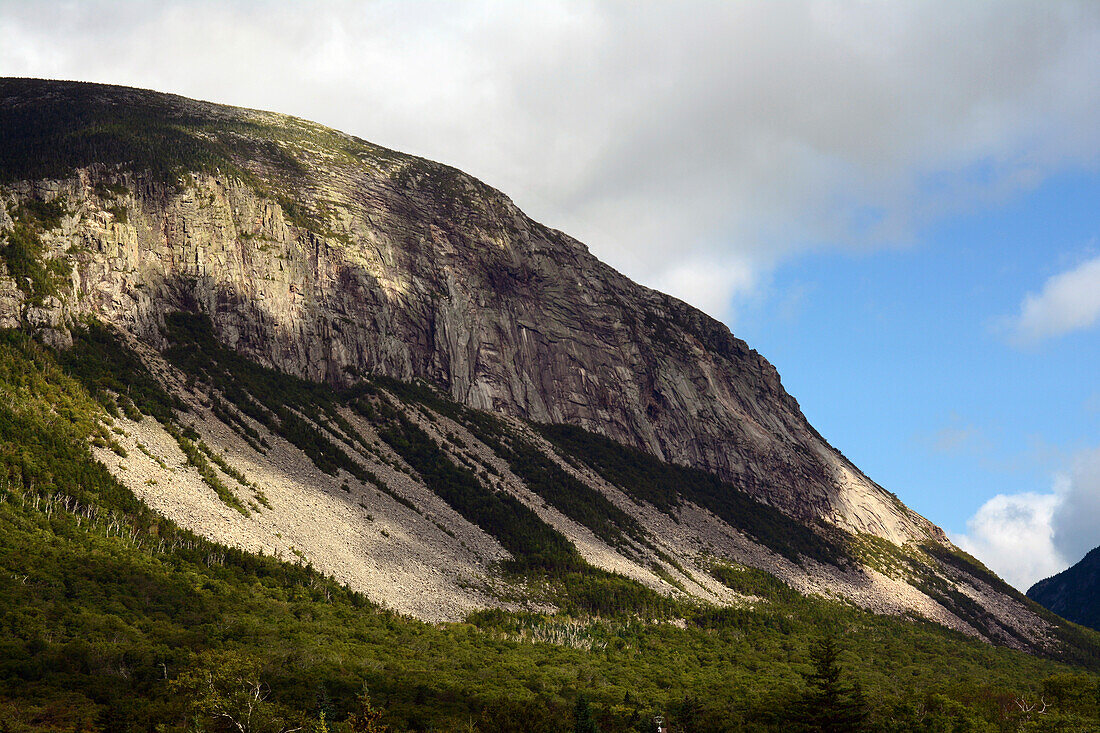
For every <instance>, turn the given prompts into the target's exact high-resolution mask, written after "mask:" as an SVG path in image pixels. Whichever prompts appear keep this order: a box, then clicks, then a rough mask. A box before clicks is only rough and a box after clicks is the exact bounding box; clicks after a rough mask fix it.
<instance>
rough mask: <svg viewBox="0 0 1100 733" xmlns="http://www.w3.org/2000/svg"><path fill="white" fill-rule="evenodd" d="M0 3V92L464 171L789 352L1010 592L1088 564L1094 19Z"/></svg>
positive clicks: (1097, 16)
mask: <svg viewBox="0 0 1100 733" xmlns="http://www.w3.org/2000/svg"><path fill="white" fill-rule="evenodd" d="M305 8H306V6H305V5H304V4H302V3H298V2H290V1H289V0H288V1H286V2H279V1H277V0H269V1H263V0H166V1H165V2H160V3H147V2H141V1H140V0H117V1H108V0H34V1H33V2H32V1H30V0H0V75H9V76H37V77H45V78H59V79H80V80H84V81H98V82H106V83H115V84H127V85H132V86H139V87H145V88H151V89H157V90H160V91H166V92H174V93H178V94H183V95H186V96H190V97H195V98H199V99H206V100H210V101H214V102H223V103H227V104H235V105H240V106H247V107H254V108H260V109H269V110H276V111H279V112H285V113H290V114H294V115H298V116H301V117H306V118H309V119H313V120H316V121H319V122H322V123H324V124H327V125H330V126H332V127H335V128H338V129H341V130H344V131H347V132H350V133H353V134H355V135H358V136H360V137H363V138H366V139H368V140H371V141H373V142H376V143H379V144H382V145H386V146H389V147H392V148H395V149H399V150H403V151H406V152H411V153H415V154H419V155H423V156H425V157H428V158H432V159H434V160H439V161H443V162H446V163H450V164H452V165H455V166H457V167H459V168H461V169H463V170H465V171H467V172H469V173H471V174H473V175H475V176H477V177H479V178H481V179H482V180H484V181H486V182H488V183H489V184H491V185H493V186H495V187H497V188H498V189H500V190H502V191H504V192H506V193H507V194H508V195H510V196H511V197H512V198H513V199H514V200H515V201H516V203H517V204H519V206H520V207H521V208H523V209H524V210H525V211H526V212H527V213H528V214H530V215H531V216H533V217H534V218H536V219H538V220H540V221H542V222H544V223H546V224H549V225H551V226H554V227H557V228H559V229H561V230H563V231H566V232H568V233H569V234H572V235H573V236H575V237H577V238H578V239H580V240H581V241H583V242H585V243H586V244H588V245H589V246H590V247H591V249H592V251H593V252H594V253H595V254H597V255H598V256H600V257H601V258H603V259H604V260H605V261H607V262H609V263H610V264H612V265H613V266H615V267H617V268H619V269H620V270H622V271H623V272H624V273H625V274H627V275H629V276H630V277H632V278H634V279H636V280H638V281H640V282H642V283H644V284H646V285H650V286H653V287H656V288H658V289H661V290H664V291H666V292H670V293H672V294H673V295H676V296H678V297H681V298H683V299H685V300H687V301H688V302H690V303H692V304H693V305H696V306H698V307H700V308H702V309H703V310H705V311H706V312H708V313H710V314H711V315H713V316H715V317H718V318H720V319H722V320H723V321H725V322H726V323H727V324H728V325H730V327H731V328H732V330H733V331H734V332H735V333H736V334H738V335H739V336H741V337H743V338H745V339H746V340H747V341H748V342H749V344H750V345H752V346H753V347H755V348H757V349H758V350H759V351H761V352H762V353H764V354H765V356H767V357H768V358H769V359H771V360H772V361H773V362H774V363H775V364H776V365H777V367H778V368H779V371H780V373H781V375H782V376H783V380H784V383H785V384H786V386H787V388H788V389H789V390H790V391H791V392H792V393H793V394H794V395H795V397H796V398H797V399H798V400H799V401H800V402H801V404H802V405H803V408H804V409H805V412H806V414H807V415H808V416H809V418H810V420H811V421H812V422H813V423H814V424H815V425H816V426H817V427H818V428H819V430H820V431H821V432H822V433H823V434H824V435H825V436H826V437H827V438H828V439H829V440H830V441H831V442H832V443H833V444H834V445H836V446H837V447H838V448H840V449H841V450H842V451H843V452H845V453H846V454H847V455H848V456H849V457H850V458H851V459H852V460H853V461H854V462H855V463H856V464H857V465H859V466H860V467H862V468H863V470H864V471H865V472H866V473H867V474H868V475H870V476H871V477H872V478H873V479H875V480H877V481H878V482H880V483H881V484H883V485H884V486H886V487H887V488H889V489H891V490H893V491H895V492H896V493H898V494H899V495H900V496H901V497H902V499H904V500H905V501H906V502H907V503H908V504H910V505H911V506H913V507H914V508H916V509H917V510H918V511H920V512H921V513H923V514H924V515H926V516H927V517H929V518H930V519H932V520H933V521H935V522H936V523H938V524H940V525H942V526H943V527H945V528H946V529H947V530H948V531H949V532H950V533H951V534H952V537H953V538H954V539H955V540H956V542H958V543H959V544H960V545H961V546H963V547H964V548H966V549H968V550H969V551H971V552H973V553H974V554H975V555H977V556H978V557H979V558H981V559H982V560H984V561H985V562H986V563H987V564H988V565H990V567H992V568H993V569H994V570H996V571H997V572H998V573H1000V574H1001V575H1002V576H1003V577H1005V578H1006V579H1007V580H1009V581H1010V582H1012V583H1013V584H1015V585H1017V586H1018V587H1021V588H1026V587H1027V586H1028V585H1030V583H1031V582H1033V581H1034V580H1037V579H1038V578H1040V577H1043V576H1045V575H1047V574H1050V573H1052V572H1055V571H1056V570H1059V569H1061V568H1062V567H1065V566H1066V565H1067V564H1068V563H1069V562H1071V561H1075V560H1076V559H1078V558H1079V557H1081V556H1082V555H1083V554H1084V552H1085V551H1086V550H1087V549H1089V548H1091V547H1092V546H1095V545H1098V544H1100V532H1098V531H1097V528H1096V526H1094V525H1096V524H1098V523H1100V522H1098V521H1097V520H1098V519H1100V435H1098V434H1097V430H1098V427H1100V425H1098V421H1100V385H1098V384H1097V380H1096V379H1095V377H1094V375H1095V373H1096V370H1095V368H1093V365H1094V364H1096V363H1097V359H1096V357H1097V348H1098V341H1097V339H1098V338H1100V336H1098V332H1100V329H1097V327H1096V321H1097V318H1098V317H1100V259H1097V257H1098V255H1100V243H1098V237H1100V222H1098V215H1097V214H1096V210H1097V209H1100V206H1097V204H1100V124H1097V123H1098V121H1100V3H1097V2H1095V1H1094V0H1044V1H1043V2H1024V1H1023V0H971V1H969V2H958V1H957V0H895V1H893V2H889V3H883V2H851V0H805V1H804V2H799V3H794V2H790V3H776V2H771V1H769V0H741V1H740V2H709V1H708V0H680V1H678V2H675V3H671V2H637V1H635V0H530V1H529V2H524V3H516V2H514V1H512V0H470V1H469V2H462V3H456V2H451V1H450V0H366V1H357V0H315V1H314V2H311V3H309V4H308V10H306V9H305Z"/></svg>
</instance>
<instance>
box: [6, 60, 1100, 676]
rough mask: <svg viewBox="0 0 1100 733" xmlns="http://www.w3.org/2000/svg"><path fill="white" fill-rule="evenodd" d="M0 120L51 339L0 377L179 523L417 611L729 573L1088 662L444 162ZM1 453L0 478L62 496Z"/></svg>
mask: <svg viewBox="0 0 1100 733" xmlns="http://www.w3.org/2000/svg"><path fill="white" fill-rule="evenodd" d="M0 129H2V130H3V131H4V139H3V144H2V145H0V199H2V200H3V201H4V211H3V212H2V213H0V230H3V231H4V232H5V235H4V236H5V244H4V246H3V248H2V249H0V263H2V265H3V268H4V274H3V275H2V276H0V327H4V328H8V329H12V331H13V332H18V333H23V334H31V335H33V336H34V337H35V338H36V339H37V341H38V342H40V343H41V344H44V347H43V348H47V349H48V350H49V353H50V354H53V356H45V355H42V354H38V353H37V352H33V349H32V350H31V351H26V350H25V349H30V348H31V347H29V346H26V347H24V346H20V347H19V348H20V349H24V351H19V352H18V353H19V354H20V355H19V356H18V357H14V356H13V357H12V358H13V359H15V361H16V362H17V363H18V364H21V365H23V366H21V367H19V368H18V369H17V368H14V367H13V369H12V371H11V375H10V376H9V381H8V383H7V386H6V389H8V390H9V391H10V394H12V395H18V394H20V391H19V390H20V389H21V388H20V387H19V386H18V384H19V380H18V379H17V376H18V374H19V369H31V368H32V366H33V365H41V363H44V362H43V360H46V361H48V360H51V359H53V360H56V361H57V363H58V364H59V366H58V367H57V369H60V370H61V371H62V372H63V373H64V374H66V375H67V377H66V378H67V379H73V380H76V382H77V383H79V384H80V385H82V386H81V387H80V389H82V390H84V392H83V393H82V394H84V393H86V394H87V395H88V396H90V398H91V399H92V400H93V401H94V403H95V405H97V406H96V407H90V406H85V407H84V408H81V409H82V411H79V412H72V413H65V414H61V413H59V412H57V408H56V407H51V406H50V404H49V403H48V401H47V402H41V403H35V405H36V406H35V408H34V409H36V410H47V412H49V413H50V414H55V413H56V417H57V419H59V420H61V419H65V420H69V421H70V422H73V424H79V425H82V426H85V428H86V429H85V428H82V430H83V432H82V433H81V435H82V436H83V439H86V440H87V441H89V444H90V445H91V446H92V448H91V449H92V451H93V454H94V456H95V458H96V460H97V461H99V463H100V464H101V465H102V466H105V467H106V469H107V470H108V471H109V472H110V475H111V476H112V477H114V479H115V480H117V481H118V482H119V483H120V485H121V486H124V487H126V489H128V490H129V491H130V492H132V494H133V495H134V496H135V497H137V499H139V500H140V501H141V502H143V505H144V506H148V507H151V508H152V509H153V510H155V511H156V512H157V513H159V515H161V516H163V517H167V518H168V519H170V520H171V521H172V522H174V523H175V524H178V525H179V526H180V527H183V528H185V529H188V530H192V531H194V532H195V533H196V534H197V535H199V536H201V537H204V538H206V539H208V540H211V541H214V542H216V543H220V544H222V545H224V546H229V547H236V548H241V549H243V550H247V551H249V552H251V553H260V554H264V555H268V556H272V555H273V556H275V557H276V558H279V559H283V560H292V561H296V562H301V563H303V564H306V563H308V564H310V565H311V566H312V567H314V568H316V569H318V570H320V571H322V572H323V573H325V574H327V575H329V576H331V577H333V578H335V579H336V580H338V581H339V582H340V583H342V584H345V585H347V586H348V587H350V588H351V589H353V590H355V591H358V592H362V593H364V594H366V596H367V597H369V598H370V599H371V600H372V601H374V602H377V603H381V604H383V605H385V606H387V607H389V608H392V609H395V610H397V611H400V612H402V613H406V614H411V615H414V616H416V617H419V618H422V619H426V620H430V621H456V620H461V619H464V618H468V617H469V614H471V613H475V612H478V611H483V610H484V609H491V608H500V609H508V610H512V611H539V612H550V611H553V610H554V609H559V610H573V611H576V612H583V613H611V612H622V611H623V610H624V609H629V608H631V607H632V606H633V607H636V608H641V609H649V610H654V609H659V608H665V607H666V606H667V604H669V603H672V602H676V603H683V602H690V603H698V604H703V605H705V606H714V607H732V608H737V607H742V606H744V605H745V604H750V605H751V604H753V603H757V602H760V600H761V597H760V596H759V595H758V594H757V592H756V591H757V590H759V582H758V581H759V576H758V575H757V574H756V573H758V572H760V571H762V572H763V573H764V574H765V576H766V577H770V578H778V579H779V580H781V581H782V583H783V584H785V585H786V586H789V587H790V588H793V589H794V590H796V591H798V592H800V593H803V594H807V595H815V596H823V597H833V598H839V599H843V600H844V601H845V602H847V603H850V604H853V605H855V606H857V607H859V608H862V609H866V610H870V611H874V612H876V613H880V614H892V615H898V616H902V617H915V618H921V619H926V620H931V621H934V622H936V623H938V624H942V625H944V626H946V627H948V628H950V629H954V630H956V631H959V632H961V633H963V634H966V635H969V636H972V637H975V638H979V639H983V640H987V641H991V642H994V643H997V644H1003V645H1007V646H1011V647H1014V648H1018V649H1025V650H1030V651H1034V652H1040V653H1043V654H1047V655H1051V656H1056V657H1062V658H1073V659H1091V658H1093V656H1094V655H1095V653H1096V652H1095V648H1094V647H1093V646H1092V645H1093V644H1094V642H1093V641H1092V640H1091V638H1092V637H1087V636H1081V634H1080V632H1079V631H1077V630H1076V629H1074V628H1072V627H1069V626H1067V625H1066V624H1064V622H1062V621H1061V620H1060V619H1058V618H1057V617H1056V616H1054V615H1052V614H1050V613H1048V612H1046V611H1045V610H1044V609H1042V608H1041V607H1039V606H1037V605H1036V604H1034V603H1032V602H1030V601H1028V600H1027V599H1026V598H1025V597H1023V596H1022V595H1021V594H1019V593H1018V592H1016V591H1014V590H1013V589H1011V588H1010V587H1009V586H1007V585H1006V584H1004V583H1003V582H1002V581H1001V580H1000V579H999V578H997V577H996V576H994V575H993V574H992V573H990V572H989V571H988V570H986V569H985V568H984V567H983V566H981V564H980V563H978V562H977V561H976V560H974V559H973V558H971V557H969V556H967V555H965V554H964V553H962V552H961V551H959V550H958V549H957V548H956V547H954V546H953V545H952V544H951V543H950V541H949V540H948V539H947V538H946V536H945V535H944V533H943V532H942V531H941V530H940V529H939V528H937V527H936V526H935V525H933V524H932V523H931V522H929V521H928V520H926V519H925V518H923V517H921V516H919V515H918V514H916V513H915V512H913V511H912V510H910V509H909V508H907V507H906V506H905V505H904V504H902V502H900V501H899V500H898V499H897V497H896V496H894V495H893V494H891V493H889V492H888V491H886V490H885V489H883V488H882V487H880V486H878V485H877V484H875V483H874V482H873V481H871V480H870V479H868V478H867V477H866V476H864V475H863V474H862V473H861V472H860V471H859V470H858V469H857V468H856V467H855V466H853V465H852V464H851V463H850V462H849V461H848V460H847V459H846V458H844V457H843V456H842V455H841V454H840V453H839V452H838V451H836V450H835V449H834V448H832V447H831V446H830V445H829V444H828V443H827V442H826V441H825V439H824V438H822V437H821V436H820V435H819V434H818V433H817V431H816V430H814V429H813V427H812V426H811V425H809V423H808V422H807V421H806V419H805V417H804V416H803V415H802V413H801V411H800V410H799V407H798V404H797V402H796V401H795V400H794V398H793V397H791V396H790V395H788V394H787V393H786V391H785V390H784V389H783V387H782V385H781V382H780V379H779V375H778V374H777V372H776V370H775V368H774V367H772V366H771V364H769V363H768V362H767V361H766V360H765V359H764V358H763V357H762V356H761V355H759V354H758V353H756V352H755V351H753V350H752V349H750V348H749V347H748V346H747V345H746V344H745V343H744V342H743V341H741V340H740V339H738V338H736V337H735V336H733V335H732V334H731V333H730V332H729V330H728V329H727V328H726V327H725V326H723V325H722V324H721V323H719V322H717V321H715V320H713V319H711V318H709V317H708V316H706V315H705V314H703V313H701V312H699V311H698V310H696V309H694V308H692V307H691V306H688V305H687V304H685V303H683V302H681V301H678V300H676V299H675V298H672V297H670V296H667V295H664V294H662V293H659V292H656V291H653V290H650V289H648V288H645V287H642V286H640V285H638V284H636V283H633V282H631V281H630V280H628V279H627V278H625V277H624V276H622V275H621V274H619V273H617V272H616V271H614V270H613V269H612V268H610V267H608V266H607V265H605V264H603V263H601V262H600V261H599V260H598V259H596V258H595V257H594V256H592V255H591V254H590V253H589V252H588V250H587V249H586V248H585V247H584V245H582V244H581V243H579V242H577V241H575V240H573V239H571V238H570V237H568V236H567V235H565V234H563V233H561V232H558V231H555V230H553V229H550V228H548V227H546V226H543V225H541V224H538V223H537V222H534V221H532V220H530V219H529V218H528V217H526V216H525V215H524V214H523V213H522V212H521V211H519V209H518V208H517V207H516V206H515V205H514V204H513V203H512V202H511V201H510V200H509V199H508V198H507V197H506V196H504V195H503V194H501V193H500V192H498V191H495V190H493V189H492V188H490V187H489V186H487V185H485V184H484V183H482V182H480V181H477V180H476V179H474V178H471V177H470V176H467V175H466V174H464V173H462V172H460V171H457V170H455V169H453V168H450V167H447V166H444V165H441V164H438V163H433V162H430V161H426V160H423V159H420V158H416V157H414V156H409V155H405V154H402V153H397V152H394V151H391V150H387V149H384V148H381V147H378V146H376V145H372V144H370V143H368V142H366V141H363V140H360V139H358V138H355V137H353V136H350V135H346V134H343V133H340V132H337V131H334V130H331V129H328V128H325V127H323V126H320V125H317V124H315V123H311V122H307V121H304V120H300V119H297V118H293V117H288V116H285V115H279V114H274V113H269V112H259V111H255V110H247V109H240V108H235V107H227V106H221V105H214V104H209V103H205V102H198V101H194V100H189V99H184V98H182V97H177V96H172V95H165V94H159V93H155V92H150V91H143V90H137V89H130V88H124V87H113V86H105V85H95V84H83V83H75V82H53V81H42V80H27V79H4V80H0ZM28 365H31V366H28ZM38 368H39V366H33V369H38ZM33 369H32V371H33ZM46 382H49V380H46ZM74 399H76V398H74ZM80 404H82V405H83V404H84V403H83V402H81V403H80ZM27 409H28V410H29V409H30V408H29V407H28V408H27ZM28 414H29V413H28ZM77 416H79V420H78V417H77ZM27 419H29V418H27ZM46 444H48V441H47V442H46V443H43V445H46ZM43 450H45V449H43ZM51 450H52V449H51ZM51 455H52V454H51ZM8 460H9V463H10V470H9V475H11V476H14V477H15V478H14V479H13V481H15V483H16V485H17V486H18V487H19V491H20V492H22V493H21V496H29V495H30V494H31V493H36V494H38V493H43V492H47V494H46V495H49V496H58V495H62V494H66V492H70V493H71V492H73V491H75V489H73V488H72V487H67V486H65V485H63V484H62V483H59V482H58V481H57V479H56V476H55V475H54V473H51V472H49V471H43V470H42V469H41V465H44V464H43V463H42V462H41V461H39V462H37V463H36V462H35V461H30V462H28V461H27V459H26V458H25V457H24V458H19V457H18V456H16V455H15V454H12V455H11V456H9V459H8ZM89 470H90V469H89ZM112 490H113V489H112ZM50 492H52V493H50ZM36 506H37V503H36Z"/></svg>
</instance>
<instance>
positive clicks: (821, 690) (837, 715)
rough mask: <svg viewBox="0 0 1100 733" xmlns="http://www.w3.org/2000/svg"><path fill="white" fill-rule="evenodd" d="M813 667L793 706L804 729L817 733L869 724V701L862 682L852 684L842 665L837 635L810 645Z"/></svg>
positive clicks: (847, 730)
mask: <svg viewBox="0 0 1100 733" xmlns="http://www.w3.org/2000/svg"><path fill="white" fill-rule="evenodd" d="M810 662H811V664H812V665H813V669H812V671H810V672H808V673H805V674H804V675H803V677H804V678H805V680H806V685H807V688H808V689H807V690H806V692H805V693H804V694H803V696H802V699H801V700H799V702H798V704H797V705H796V707H795V710H794V713H795V715H794V718H795V721H796V722H797V723H799V724H800V725H801V726H802V727H803V729H805V730H808V731H815V733H817V732H819V733H851V732H853V731H862V730H865V729H866V728H867V719H868V712H867V702H866V698H865V697H864V695H863V689H862V687H861V686H860V685H859V683H858V682H857V683H855V684H849V683H848V682H847V681H845V679H844V671H843V670H842V669H841V667H840V650H839V649H838V647H837V642H836V639H835V638H834V637H832V636H825V637H823V638H821V639H819V640H818V641H817V642H815V643H814V644H813V645H812V646H811V647H810Z"/></svg>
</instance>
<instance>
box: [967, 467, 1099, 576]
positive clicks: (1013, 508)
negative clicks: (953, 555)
mask: <svg viewBox="0 0 1100 733" xmlns="http://www.w3.org/2000/svg"><path fill="white" fill-rule="evenodd" d="M1098 517H1100V448H1095V449H1092V450H1086V451H1082V452H1081V453H1079V454H1077V456H1075V458H1074V460H1073V462H1072V466H1071V468H1070V470H1069V471H1068V472H1067V473H1065V474H1062V475H1059V476H1057V477H1056V478H1055V480H1054V485H1053V487H1052V490H1051V492H1049V493H1046V494H1037V493H1030V492H1029V493H1022V494H1012V495H1005V494H998V495H997V496H994V497H993V498H992V499H990V500H989V501H987V502H986V503H985V504H983V505H982V507H981V508H980V509H978V511H977V512H976V513H975V514H974V516H973V517H971V518H970V519H969V520H968V521H967V531H966V533H965V534H962V535H958V536H955V537H953V538H952V539H953V540H954V541H955V543H956V544H957V545H959V547H961V548H962V549H964V550H966V551H967V552H969V553H970V554H972V555H974V556H975V557H977V558H978V559H980V560H981V561H982V562H984V563H985V564H986V565H987V566H989V568H990V569H992V570H993V571H994V572H996V573H997V574H998V575H1000V576H1001V577H1002V578H1004V579H1005V580H1006V581H1008V582H1009V583H1010V584H1012V585H1013V586H1015V587H1016V588H1018V589H1020V590H1022V591H1026V590H1027V589H1028V588H1029V587H1031V586H1032V585H1033V584H1034V583H1035V582H1036V581H1039V580H1042V579H1043V578H1047V577H1050V576H1051V575H1054V574H1056V573H1058V572H1061V571H1062V570H1064V569H1065V568H1067V567H1069V566H1070V565H1072V564H1074V563H1076V562H1077V561H1078V560H1080V559H1081V558H1082V557H1084V556H1085V554H1086V553H1087V552H1088V551H1089V550H1092V549H1093V548H1095V547H1097V546H1100V523H1098V522H1097V518H1098Z"/></svg>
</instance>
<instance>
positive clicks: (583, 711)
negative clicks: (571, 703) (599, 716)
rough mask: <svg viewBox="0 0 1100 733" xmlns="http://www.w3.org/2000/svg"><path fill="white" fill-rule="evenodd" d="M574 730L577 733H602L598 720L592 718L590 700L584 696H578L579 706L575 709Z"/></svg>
mask: <svg viewBox="0 0 1100 733" xmlns="http://www.w3.org/2000/svg"><path fill="white" fill-rule="evenodd" d="M573 730H574V731H575V733H600V726H598V725H596V719H595V718H593V717H592V708H591V707H590V706H589V705H588V698H586V697H585V696H584V695H583V694H581V695H577V704H576V706H575V707H574V708H573Z"/></svg>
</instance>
